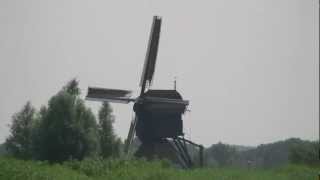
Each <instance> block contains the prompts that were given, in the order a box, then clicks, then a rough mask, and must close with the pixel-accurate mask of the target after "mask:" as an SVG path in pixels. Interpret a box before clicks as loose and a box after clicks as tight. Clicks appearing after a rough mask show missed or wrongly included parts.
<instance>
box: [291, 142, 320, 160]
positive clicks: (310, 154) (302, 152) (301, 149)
mask: <svg viewBox="0 0 320 180" xmlns="http://www.w3.org/2000/svg"><path fill="white" fill-rule="evenodd" d="M319 150H320V146H319V141H313V142H312V141H300V142H297V143H295V144H294V145H292V147H291V149H290V154H289V160H290V161H291V162H292V163H296V164H308V165H320V159H319Z"/></svg>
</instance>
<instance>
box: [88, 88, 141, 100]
mask: <svg viewBox="0 0 320 180" xmlns="http://www.w3.org/2000/svg"><path fill="white" fill-rule="evenodd" d="M130 96H131V91H127V90H121V89H106V88H95V87H89V88H88V94H87V96H86V99H87V100H92V101H102V102H115V103H129V102H133V101H135V99H132V98H130Z"/></svg>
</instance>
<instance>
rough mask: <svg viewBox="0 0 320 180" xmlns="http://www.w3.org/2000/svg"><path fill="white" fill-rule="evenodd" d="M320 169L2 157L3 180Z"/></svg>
mask: <svg viewBox="0 0 320 180" xmlns="http://www.w3.org/2000/svg"><path fill="white" fill-rule="evenodd" d="M319 170H320V168H314V167H307V166H301V165H287V166H284V167H280V168H276V169H246V168H226V167H224V168H203V169H193V170H180V169H173V168H170V167H169V166H168V163H167V162H166V161H154V162H146V161H144V160H130V161H126V160H121V159H109V160H103V159H84V160H82V161H76V160H73V161H66V162H64V163H63V164H48V163H47V162H40V161H23V160H17V159H13V158H4V157H0V179H5V180H20V179H21V180H22V179H23V180H31V179H32V180H43V179H47V180H73V179H74V180H75V179H77V180H95V179H110V180H112V179H122V180H126V179H130V180H132V179H137V180H138V179H139V180H170V179H172V180H179V179H181V180H182V179H183V180H185V179H186V180H188V179H199V180H206V179H210V180H215V179H217V180H221V179H224V180H250V179H252V180H256V179H259V180H270V179H275V180H302V179H303V180H313V179H316V178H317V174H318V172H319Z"/></svg>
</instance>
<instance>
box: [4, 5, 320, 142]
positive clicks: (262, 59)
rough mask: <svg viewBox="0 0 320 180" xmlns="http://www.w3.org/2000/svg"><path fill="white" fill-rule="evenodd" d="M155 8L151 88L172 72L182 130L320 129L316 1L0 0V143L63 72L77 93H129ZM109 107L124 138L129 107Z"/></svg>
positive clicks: (242, 134) (266, 137) (255, 136)
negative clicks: (184, 103)
mask: <svg viewBox="0 0 320 180" xmlns="http://www.w3.org/2000/svg"><path fill="white" fill-rule="evenodd" d="M153 15H159V16H162V18H163V22H162V29H161V37H160V46H159V54H158V59H157V67H156V71H155V78H154V84H153V88H163V89H171V88H173V79H174V77H175V76H177V79H178V84H177V86H178V90H179V91H180V92H181V94H182V95H183V97H184V98H185V99H188V100H190V102H191V104H190V106H189V109H190V110H191V112H187V113H186V114H185V115H184V128H185V132H186V133H187V138H191V139H192V140H194V141H195V142H198V143H203V144H204V145H206V146H208V145H210V144H212V143H217V142H218V141H222V142H225V143H232V144H243V145H258V144H260V143H268V142H272V141H276V140H282V139H285V138H289V137H300V138H303V139H310V140H314V139H317V138H318V134H319V121H318V119H319V116H318V113H319V110H318V109H319V101H318V100H319V96H318V91H319V89H318V87H319V68H318V67H319V60H318V59H319V52H318V50H319V34H318V32H319V4H318V1H317V0H241V1H240V0H208V1H186V0H181V1H171V0H161V1H160V0H159V1H156V0H152V1H150V0H141V1H130V0H128V1H121V0H115V1H107V0H103V1H100V0H96V1H95V0H91V1H89V0H55V1H47V0H30V1H18V0H0V84H1V91H0V142H3V141H4V140H5V138H6V136H8V135H9V128H8V124H9V123H10V122H11V116H12V114H13V113H15V112H17V111H18V110H20V109H21V107H22V106H23V105H24V104H25V103H26V101H28V100H30V101H31V102H32V104H33V105H35V106H36V107H37V108H39V107H40V105H43V104H46V103H47V101H48V99H49V98H50V97H51V96H52V95H54V94H55V93H56V92H57V91H58V90H59V89H60V88H61V87H62V86H63V85H64V84H65V83H66V82H67V81H69V80H70V79H71V78H73V77H76V78H77V79H78V80H79V81H80V86H81V89H82V96H84V95H85V94H86V89H87V87H88V86H89V85H90V86H101V87H106V88H120V89H129V90H135V91H136V93H137V92H138V90H139V86H138V84H139V80H140V74H141V72H142V66H143V61H144V56H145V53H146V46H147V42H148V38H149V31H150V27H151V23H152V16H153ZM87 105H89V106H90V107H92V108H93V110H94V112H96V111H97V109H98V107H99V105H100V104H99V103H97V102H87ZM113 108H114V114H115V116H116V123H115V130H116V132H117V134H118V135H120V136H121V137H122V138H124V137H125V136H126V135H127V132H128V128H129V124H130V120H131V116H132V105H122V104H121V105H118V104H117V105H113Z"/></svg>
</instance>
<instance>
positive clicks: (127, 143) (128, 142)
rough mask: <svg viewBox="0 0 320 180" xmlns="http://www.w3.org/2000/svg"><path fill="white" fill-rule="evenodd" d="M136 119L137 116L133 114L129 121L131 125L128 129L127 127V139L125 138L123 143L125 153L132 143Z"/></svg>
mask: <svg viewBox="0 0 320 180" xmlns="http://www.w3.org/2000/svg"><path fill="white" fill-rule="evenodd" d="M137 121H138V118H137V116H134V117H133V118H132V121H131V125H130V129H129V133H128V137H127V140H126V143H125V145H124V152H125V153H126V154H128V152H129V147H130V145H131V143H132V140H133V137H134V134H135V132H136V124H137Z"/></svg>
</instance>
